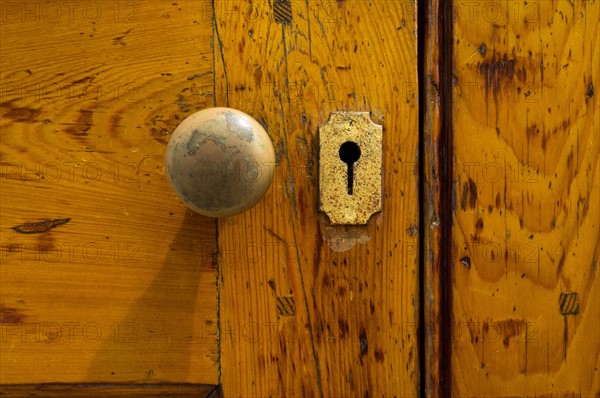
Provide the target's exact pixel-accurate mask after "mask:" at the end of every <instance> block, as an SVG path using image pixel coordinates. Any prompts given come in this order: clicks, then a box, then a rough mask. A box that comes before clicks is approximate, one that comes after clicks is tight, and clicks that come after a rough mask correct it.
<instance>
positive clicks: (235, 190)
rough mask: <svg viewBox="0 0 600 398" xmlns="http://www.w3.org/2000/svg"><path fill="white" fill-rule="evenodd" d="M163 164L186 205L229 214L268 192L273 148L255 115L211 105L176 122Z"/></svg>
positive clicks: (210, 213)
mask: <svg viewBox="0 0 600 398" xmlns="http://www.w3.org/2000/svg"><path fill="white" fill-rule="evenodd" d="M165 165H166V173H167V178H168V180H169V183H170V184H171V187H172V188H173V190H174V191H175V193H176V194H177V196H178V197H179V198H180V199H181V200H182V201H183V202H184V203H185V204H186V205H187V206H188V207H190V208H191V209H192V210H194V211H196V212H198V213H200V214H203V215H206V216H210V217H225V216H232V215H235V214H238V213H241V212H243V211H245V210H247V209H249V208H251V207H252V206H254V205H255V204H256V203H257V202H258V201H259V200H260V199H261V198H262V197H263V195H264V194H265V193H266V192H267V190H268V189H269V186H270V185H271V182H272V181H273V172H274V168H275V151H274V150H273V144H272V143H271V140H270V139H269V136H268V135H267V132H266V131H265V129H264V128H263V127H262V126H261V125H260V123H258V122H257V121H256V120H254V119H253V118H252V117H250V116H248V115H247V114H245V113H243V112H240V111H238V110H235V109H231V108H209V109H204V110H201V111H199V112H196V113H194V114H192V115H190V116H189V117H187V118H186V119H185V120H184V121H183V122H181V124H180V125H179V126H177V128H176V129H175V131H174V132H173V134H172V136H171V139H170V140H169V144H168V145H167V153H166V157H165Z"/></svg>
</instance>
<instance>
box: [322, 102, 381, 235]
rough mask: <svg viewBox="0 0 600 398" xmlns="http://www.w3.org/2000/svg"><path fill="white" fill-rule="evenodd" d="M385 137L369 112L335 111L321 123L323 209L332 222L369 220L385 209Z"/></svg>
mask: <svg viewBox="0 0 600 398" xmlns="http://www.w3.org/2000/svg"><path fill="white" fill-rule="evenodd" d="M382 141H383V127H382V126H381V125H379V124H375V123H374V122H373V121H372V120H371V118H370V116H369V113H368V112H334V113H332V114H331V116H330V118H329V120H328V121H327V123H325V124H324V125H321V126H319V148H320V151H319V210H321V211H322V212H324V213H325V214H327V216H328V217H329V220H330V222H331V224H332V225H361V224H366V223H367V222H368V221H369V219H370V218H371V216H372V215H373V214H374V213H376V212H379V211H381V208H382V200H381V198H382V183H381V182H382V170H383V168H382V166H383V150H382V147H383V145H382ZM348 143H354V144H348ZM348 147H350V148H351V149H352V148H354V153H352V151H351V153H350V155H348V152H347V151H346V152H344V150H345V149H346V148H348ZM356 147H358V149H359V150H358V154H357V153H356ZM344 156H346V159H345V160H346V161H345V160H343V158H344ZM348 157H350V161H348ZM350 163H351V165H349V164H350ZM349 174H350V175H349Z"/></svg>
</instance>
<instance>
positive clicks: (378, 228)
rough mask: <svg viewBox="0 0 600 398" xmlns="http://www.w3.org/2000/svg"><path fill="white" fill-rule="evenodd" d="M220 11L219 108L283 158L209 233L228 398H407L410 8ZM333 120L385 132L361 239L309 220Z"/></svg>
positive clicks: (382, 4)
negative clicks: (347, 117) (244, 205)
mask: <svg viewBox="0 0 600 398" xmlns="http://www.w3.org/2000/svg"><path fill="white" fill-rule="evenodd" d="M215 5H216V8H215V36H214V49H215V62H216V69H215V73H216V75H215V78H216V94H217V97H216V104H217V105H229V106H231V107H234V108H238V109H240V110H242V111H244V112H247V113H249V114H250V115H252V116H253V117H255V118H256V119H257V120H259V121H260V122H261V123H263V125H264V126H265V127H266V128H267V130H268V132H269V135H270V137H271V139H272V140H273V142H274V144H275V146H276V148H277V153H278V163H277V166H276V169H275V181H274V183H273V185H272V187H271V189H270V191H269V192H268V193H267V195H266V197H265V198H264V199H263V200H262V201H261V202H260V203H259V204H258V205H257V206H256V207H255V208H253V209H251V210H250V211H249V212H247V213H244V214H241V215H239V216H236V217H231V218H228V219H222V220H220V221H219V226H218V236H219V253H220V259H219V302H220V330H221V334H220V347H221V353H222V356H221V365H222V366H221V380H222V383H223V393H224V395H225V396H234V397H236V396H255V397H263V396H290V397H291V396H298V397H302V396H304V397H310V396H317V397H318V396H327V397H340V396H347V397H351V396H352V397H353V396H382V395H385V396H394V395H395V396H402V397H408V396H416V395H417V394H418V389H419V353H418V343H417V322H418V311H419V309H418V303H419V298H418V297H419V295H418V278H419V274H418V256H417V253H418V238H417V237H418V222H419V221H418V200H417V194H418V192H417V176H418V167H417V162H418V157H417V152H418V151H417V142H418V113H417V111H418V92H417V64H416V20H415V19H416V11H415V4H414V3H406V2H391V1H371V2H367V1H357V2H349V1H348V2H344V1H337V2H320V1H307V2H305V1H291V2H286V1H276V2H270V3H269V2H258V3H255V2H253V3H250V2H246V1H242V2H227V1H224V2H217V3H215ZM332 111H368V112H371V115H372V118H373V119H374V120H375V121H376V122H377V123H380V124H382V125H383V129H384V132H383V136H384V142H383V147H384V149H383V151H384V153H383V154H384V160H383V162H384V167H383V176H384V195H385V197H384V202H383V211H382V212H381V213H380V214H377V215H375V216H374V217H373V218H372V219H371V221H370V223H369V225H368V226H366V227H351V228H348V227H335V228H333V227H330V226H329V225H328V220H327V218H326V217H325V216H324V215H323V214H319V213H318V212H317V203H318V199H317V198H318V183H317V182H318V161H319V160H318V135H317V129H318V126H319V125H320V124H323V123H325V122H326V121H327V120H328V118H329V114H330V112H332ZM265 171H266V170H265ZM354 243H356V244H354Z"/></svg>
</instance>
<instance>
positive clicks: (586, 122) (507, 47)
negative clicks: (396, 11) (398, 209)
mask: <svg viewBox="0 0 600 398" xmlns="http://www.w3.org/2000/svg"><path fill="white" fill-rule="evenodd" d="M454 6H455V24H454V54H453V55H454V64H453V65H454V74H455V82H454V93H453V101H452V113H453V131H454V146H453V149H454V164H453V166H454V183H455V201H454V202H453V206H454V211H455V216H454V222H453V226H452V239H453V245H452V249H453V258H452V270H453V276H452V297H453V305H452V311H453V323H452V362H451V369H452V391H453V393H454V395H455V396H498V397H500V396H508V395H511V396H533V395H537V396H540V395H544V396H550V395H552V396H575V395H577V396H592V395H593V394H597V393H598V391H599V390H600V373H599V372H598V368H599V366H598V365H599V364H600V355H599V354H600V340H599V339H598V330H599V329H600V306H599V305H598V303H599V302H600V283H599V281H598V277H597V274H596V268H597V264H598V245H599V234H598V228H599V224H598V220H599V204H600V196H599V183H598V172H599V168H598V166H599V158H598V152H599V141H598V131H599V130H600V122H599V115H600V113H599V106H600V102H599V101H598V99H597V97H598V96H597V94H594V87H598V81H599V77H600V75H599V69H598V59H599V58H600V41H599V40H598V39H599V37H598V21H599V19H600V4H599V3H598V2H586V1H574V2H567V1H558V2H554V1H552V2H551V1H533V2H531V1H528V2H526V3H523V2H516V1H514V2H513V1H508V2H495V3H493V4H492V3H489V4H487V5H485V6H484V4H481V5H479V6H474V5H473V4H472V3H469V4H467V2H461V1H456V2H454ZM492 6H493V7H492Z"/></svg>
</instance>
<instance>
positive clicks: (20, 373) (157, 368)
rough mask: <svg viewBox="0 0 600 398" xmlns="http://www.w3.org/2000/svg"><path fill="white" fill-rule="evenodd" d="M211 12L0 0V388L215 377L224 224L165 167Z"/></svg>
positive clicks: (206, 57)
mask: <svg viewBox="0 0 600 398" xmlns="http://www.w3.org/2000/svg"><path fill="white" fill-rule="evenodd" d="M210 9H211V8H210V4H207V3H199V2H195V1H177V2H162V1H152V2H149V1H145V2H112V1H96V2H83V3H77V2H60V1H59V2H52V3H46V2H35V1H29V2H2V21H1V25H0V33H1V44H2V55H1V57H0V67H1V75H0V79H1V88H2V92H1V95H2V100H1V101H0V103H1V107H2V109H1V112H2V122H1V123H2V124H1V129H2V132H1V143H0V161H1V166H2V174H1V204H0V211H1V221H0V234H1V235H0V241H1V246H2V253H1V254H2V258H1V260H2V261H1V264H0V278H1V281H0V282H1V285H0V300H1V301H0V304H1V306H0V326H1V328H2V329H1V332H2V336H1V341H0V344H1V349H0V383H42V382H67V383H80V382H112V383H114V382H146V383H155V382H161V381H169V382H190V383H208V384H215V383H217V381H218V371H217V344H216V342H217V337H216V335H217V329H216V323H214V318H215V314H216V308H217V306H216V287H215V280H216V273H215V265H214V261H213V256H212V253H213V252H214V250H215V247H216V239H215V222H214V220H211V219H207V218H203V217H200V216H197V215H193V214H191V213H190V212H189V211H187V210H186V208H185V207H184V206H183V205H182V204H181V203H179V202H178V200H177V199H176V197H175V196H174V194H173V193H172V192H171V190H170V189H169V188H168V185H167V182H166V178H165V175H164V170H163V154H164V150H165V145H166V141H167V140H168V137H169V134H170V131H173V129H174V128H175V127H176V126H177V124H178V122H179V120H181V119H182V118H184V117H185V116H187V115H188V114H189V113H190V112H193V111H194V110H196V109H199V108H202V107H205V106H210V105H212V98H211V96H212V73H211V71H212V54H211V51H212V50H211V48H210V37H211V34H212V33H211V27H210V20H211V12H210ZM32 223H33V224H32ZM15 227H16V228H15Z"/></svg>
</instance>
